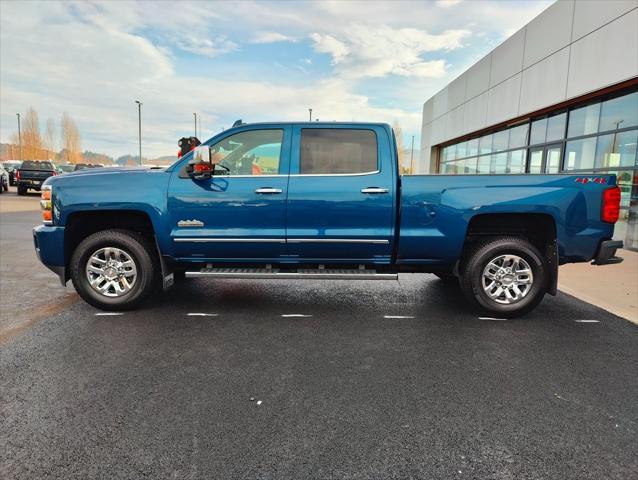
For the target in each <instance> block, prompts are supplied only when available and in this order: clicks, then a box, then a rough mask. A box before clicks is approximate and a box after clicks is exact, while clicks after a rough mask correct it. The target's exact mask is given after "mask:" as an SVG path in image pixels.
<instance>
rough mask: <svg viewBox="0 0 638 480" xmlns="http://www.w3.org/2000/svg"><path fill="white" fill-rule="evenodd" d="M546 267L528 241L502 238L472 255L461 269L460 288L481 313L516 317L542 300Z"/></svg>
mask: <svg viewBox="0 0 638 480" xmlns="http://www.w3.org/2000/svg"><path fill="white" fill-rule="evenodd" d="M546 279H547V264H546V261H545V259H544V258H543V256H542V255H541V253H540V252H539V251H538V249H537V248H536V247H535V246H534V245H532V244H531V243H530V242H528V241H527V240H524V239H522V238H517V237H499V238H495V239H493V240H491V241H488V242H486V243H483V244H481V245H479V246H478V247H476V248H475V249H474V250H473V251H472V252H471V253H469V254H468V255H467V257H466V260H465V261H464V265H463V266H462V273H461V281H460V285H461V289H462V291H463V293H464V294H465V296H466V297H467V298H468V299H469V300H470V302H472V303H473V304H474V305H475V306H476V307H478V308H479V309H480V310H482V311H484V312H486V313H489V314H493V315H498V316H501V317H516V316H520V315H524V314H525V313H527V312H529V311H530V310H532V309H533V308H534V307H536V305H538V303H539V302H540V301H541V300H542V299H543V296H544V295H545V291H546V283H547V280H546Z"/></svg>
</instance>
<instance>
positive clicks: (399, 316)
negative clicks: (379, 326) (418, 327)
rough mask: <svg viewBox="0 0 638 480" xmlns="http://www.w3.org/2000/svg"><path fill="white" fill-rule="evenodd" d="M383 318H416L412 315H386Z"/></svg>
mask: <svg viewBox="0 0 638 480" xmlns="http://www.w3.org/2000/svg"><path fill="white" fill-rule="evenodd" d="M383 318H414V317H413V316H412V315H384V316H383Z"/></svg>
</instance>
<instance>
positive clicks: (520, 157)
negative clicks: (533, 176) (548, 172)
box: [507, 149, 525, 173]
mask: <svg viewBox="0 0 638 480" xmlns="http://www.w3.org/2000/svg"><path fill="white" fill-rule="evenodd" d="M507 173H525V149H521V150H514V151H511V152H509V153H508V159H507Z"/></svg>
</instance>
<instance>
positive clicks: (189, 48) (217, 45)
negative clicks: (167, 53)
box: [169, 32, 239, 57]
mask: <svg viewBox="0 0 638 480" xmlns="http://www.w3.org/2000/svg"><path fill="white" fill-rule="evenodd" d="M169 38H170V39H171V43H172V44H174V45H175V46H176V47H177V48H179V49H180V50H183V51H185V52H189V53H195V54H197V55H203V56H205V57H216V56H218V55H223V54H224V53H230V52H233V51H235V50H238V49H239V45H237V44H236V43H235V42H233V41H231V40H229V39H228V38H226V36H224V35H218V36H217V37H215V38H211V37H207V36H204V35H194V34H189V33H186V32H182V33H179V34H176V35H174V36H173V37H169Z"/></svg>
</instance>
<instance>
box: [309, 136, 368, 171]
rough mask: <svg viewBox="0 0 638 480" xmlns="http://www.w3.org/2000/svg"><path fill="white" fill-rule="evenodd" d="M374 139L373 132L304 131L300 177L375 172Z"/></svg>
mask: <svg viewBox="0 0 638 480" xmlns="http://www.w3.org/2000/svg"><path fill="white" fill-rule="evenodd" d="M377 165H378V162H377V136H376V134H375V133H374V132H373V131H372V130H354V129H336V128H335V129H330V128H304V129H303V130H302V131H301V161H300V167H299V168H300V172H299V173H302V174H304V173H305V174H335V173H336V174H344V173H367V172H374V171H377V170H378V166H377Z"/></svg>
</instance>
